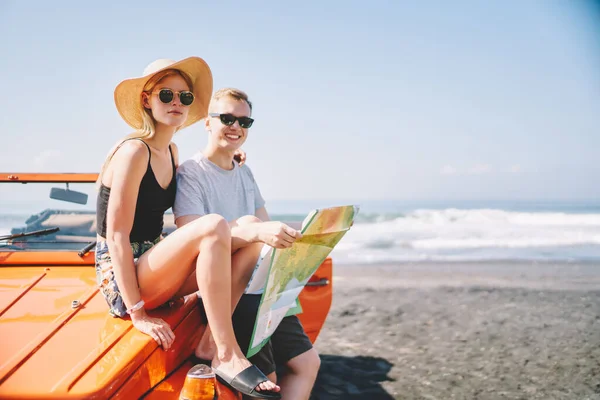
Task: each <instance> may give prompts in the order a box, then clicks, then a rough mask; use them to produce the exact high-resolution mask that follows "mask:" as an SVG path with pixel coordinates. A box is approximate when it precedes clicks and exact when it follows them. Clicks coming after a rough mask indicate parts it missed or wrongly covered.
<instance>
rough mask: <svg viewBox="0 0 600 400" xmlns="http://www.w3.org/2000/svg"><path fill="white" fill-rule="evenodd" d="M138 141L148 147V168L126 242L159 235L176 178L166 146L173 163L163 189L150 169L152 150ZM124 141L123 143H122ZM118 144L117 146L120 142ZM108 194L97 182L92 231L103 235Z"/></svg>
mask: <svg viewBox="0 0 600 400" xmlns="http://www.w3.org/2000/svg"><path fill="white" fill-rule="evenodd" d="M128 140H139V141H140V142H142V143H144V144H145V145H146V148H148V168H147V169H146V173H145V174H144V177H143V178H142V181H141V182H140V189H139V192H138V198H137V203H136V206H135V215H134V218H133V226H132V227H131V233H130V234H129V241H130V242H132V243H133V242H143V241H146V240H150V241H151V240H154V239H156V238H157V237H159V236H160V235H161V233H162V229H163V217H164V214H165V211H167V210H168V209H169V208H171V207H173V203H175V192H176V185H177V181H176V178H175V159H174V158H173V152H172V151H171V146H170V145H169V153H171V164H172V166H173V178H171V182H170V183H169V186H168V187H167V188H166V189H163V188H162V187H161V186H160V184H159V183H158V181H157V180H156V176H155V175H154V171H152V167H151V166H150V158H151V157H152V152H151V151H150V147H149V146H148V144H147V143H146V142H144V141H143V140H141V139H128ZM125 142H126V141H124V142H123V143H125ZM123 143H121V145H122V144H123ZM109 197H110V188H109V187H106V186H104V185H103V184H102V182H101V183H100V190H99V191H98V198H97V202H96V232H97V233H98V235H100V236H102V237H104V238H106V210H107V208H108V199H109Z"/></svg>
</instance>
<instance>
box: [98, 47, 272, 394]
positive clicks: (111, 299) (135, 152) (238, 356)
mask: <svg viewBox="0 0 600 400" xmlns="http://www.w3.org/2000/svg"><path fill="white" fill-rule="evenodd" d="M211 92H212V74H211V71H210V69H209V67H208V65H207V64H206V63H205V62H204V60H202V59H201V58H198V57H189V58H186V59H184V60H181V61H179V62H174V61H171V60H165V59H161V60H157V61H155V62H153V63H152V64H150V65H149V66H148V67H147V68H146V70H145V71H144V76H142V77H140V78H134V79H127V80H125V81H123V82H121V83H120V84H119V85H118V86H117V88H116V89H115V103H116V106H117V110H118V111H119V113H120V115H121V117H123V119H124V120H125V122H127V123H128V124H129V125H130V126H131V127H133V128H134V129H135V130H136V132H135V133H134V134H132V135H129V136H128V137H126V138H125V139H124V140H123V141H122V142H121V143H120V144H119V145H117V146H116V147H115V148H114V149H113V150H112V151H111V152H110V154H109V157H108V158H107V160H106V162H105V164H104V166H103V167H102V170H101V174H100V177H99V179H98V183H99V192H98V201H97V211H96V212H97V234H98V237H97V239H98V243H97V245H96V274H97V278H98V283H99V285H100V288H101V292H102V294H103V295H104V297H105V299H106V301H107V303H108V305H109V308H110V313H111V314H112V315H114V316H117V317H124V316H126V315H129V316H130V317H131V321H132V323H133V326H134V327H135V328H137V329H138V330H140V331H141V332H143V333H145V334H147V335H150V336H151V337H152V338H153V339H154V340H156V342H157V343H158V344H159V345H160V346H162V347H163V349H165V350H167V349H169V348H170V347H171V345H172V344H173V341H174V340H175V335H174V333H173V331H172V330H171V327H170V326H169V325H168V324H167V323H166V322H165V321H164V320H162V319H160V318H153V317H150V316H149V315H148V314H147V313H146V310H151V309H153V308H156V307H159V306H160V305H162V304H164V303H166V302H167V301H169V300H170V299H172V298H178V297H181V296H184V295H187V294H191V293H194V292H196V291H199V292H200V294H201V295H202V298H203V302H204V307H205V309H206V315H207V318H208V321H209V324H210V326H211V328H212V334H213V337H214V340H215V344H216V347H217V353H216V355H215V358H214V359H213V361H212V366H213V368H215V369H216V370H217V371H219V373H220V375H222V376H228V377H232V378H231V379H230V380H229V382H228V383H229V384H231V385H232V386H234V387H236V389H238V390H240V391H241V392H242V393H244V394H246V395H249V396H252V397H260V398H279V397H280V395H279V394H278V393H276V392H278V391H279V387H278V386H277V385H275V384H274V383H272V382H270V381H269V380H268V379H267V378H266V377H265V376H264V375H263V374H262V373H260V371H259V370H258V369H257V368H256V367H255V366H253V365H252V364H251V363H250V362H249V361H248V360H247V359H246V358H245V357H244V356H243V354H242V352H241V350H240V348H239V346H238V344H237V342H236V339H235V335H234V332H233V327H232V323H231V287H232V283H235V284H237V280H240V279H244V277H247V276H248V272H247V271H238V270H235V271H233V272H232V269H231V231H230V228H229V224H228V223H227V221H226V220H225V219H223V218H222V217H220V216H218V215H214V214H211V215H206V216H204V217H202V218H199V219H198V220H196V221H194V222H193V223H190V224H188V225H186V226H185V227H183V228H181V229H177V230H176V231H175V232H173V233H172V234H170V235H169V236H167V237H166V238H164V239H161V233H162V228H163V215H164V212H165V211H166V210H167V209H169V208H171V207H172V206H173V203H174V201H175V192H176V180H175V169H176V166H177V164H178V162H177V147H176V146H175V144H174V143H172V142H171V140H172V138H173V135H174V134H175V132H176V131H177V130H179V129H181V128H184V127H187V126H189V125H191V124H193V123H195V122H197V121H199V120H201V119H202V118H205V117H206V116H207V110H208V103H209V101H210V97H211Z"/></svg>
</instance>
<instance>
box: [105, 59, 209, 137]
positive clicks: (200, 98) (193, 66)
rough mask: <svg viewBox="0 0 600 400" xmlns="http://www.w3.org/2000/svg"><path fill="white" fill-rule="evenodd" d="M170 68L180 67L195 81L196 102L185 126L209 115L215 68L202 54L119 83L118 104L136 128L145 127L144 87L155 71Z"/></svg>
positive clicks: (116, 97)
mask: <svg viewBox="0 0 600 400" xmlns="http://www.w3.org/2000/svg"><path fill="white" fill-rule="evenodd" d="M167 69H176V70H178V71H181V72H183V73H185V74H186V75H187V76H188V77H189V78H190V79H191V81H192V85H193V93H194V102H193V103H192V105H191V106H190V111H189V113H188V117H187V119H186V121H185V123H184V124H183V125H182V126H181V128H185V127H187V126H190V125H192V124H193V123H195V122H197V121H199V120H201V119H203V118H206V116H207V115H208V104H209V102H210V97H211V95H212V90H213V78H212V72H211V71H210V68H209V67H208V64H207V63H206V62H205V61H204V60H203V59H201V58H200V57H188V58H186V59H183V60H181V61H178V62H176V63H174V64H171V65H169V66H167V67H164V68H161V69H159V70H157V71H156V72H153V73H151V74H149V75H146V76H143V77H141V78H131V79H126V80H124V81H123V82H121V83H119V84H118V85H117V87H116V88H115V105H116V106H117V110H118V111H119V114H120V115H121V117H122V118H123V120H125V122H126V123H127V124H128V125H129V126H131V127H132V128H134V129H142V127H143V119H142V112H143V106H142V91H143V90H144V86H146V83H148V80H150V78H152V77H153V76H154V75H156V74H157V73H159V72H161V71H164V70H167Z"/></svg>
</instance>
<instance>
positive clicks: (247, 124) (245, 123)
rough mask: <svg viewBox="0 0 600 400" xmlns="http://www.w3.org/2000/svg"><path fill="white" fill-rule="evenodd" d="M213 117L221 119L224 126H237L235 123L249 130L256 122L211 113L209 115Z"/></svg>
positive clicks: (245, 118)
mask: <svg viewBox="0 0 600 400" xmlns="http://www.w3.org/2000/svg"><path fill="white" fill-rule="evenodd" d="M208 115H210V116H211V117H219V119H220V120H221V122H222V123H223V125H227V126H231V125H233V124H235V121H238V122H239V123H240V127H241V128H244V129H247V128H250V127H251V126H252V123H253V122H254V120H253V119H252V118H250V117H236V116H235V115H233V114H219V113H210V114H208Z"/></svg>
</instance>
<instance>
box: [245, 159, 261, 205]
mask: <svg viewBox="0 0 600 400" xmlns="http://www.w3.org/2000/svg"><path fill="white" fill-rule="evenodd" d="M246 169H247V171H248V175H249V176H250V181H251V182H252V185H254V209H255V210H258V209H259V208H262V207H264V206H265V199H263V197H262V194H261V193H260V189H259V188H258V184H257V183H256V180H255V179H254V175H253V174H252V171H251V170H250V167H248V166H246Z"/></svg>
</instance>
